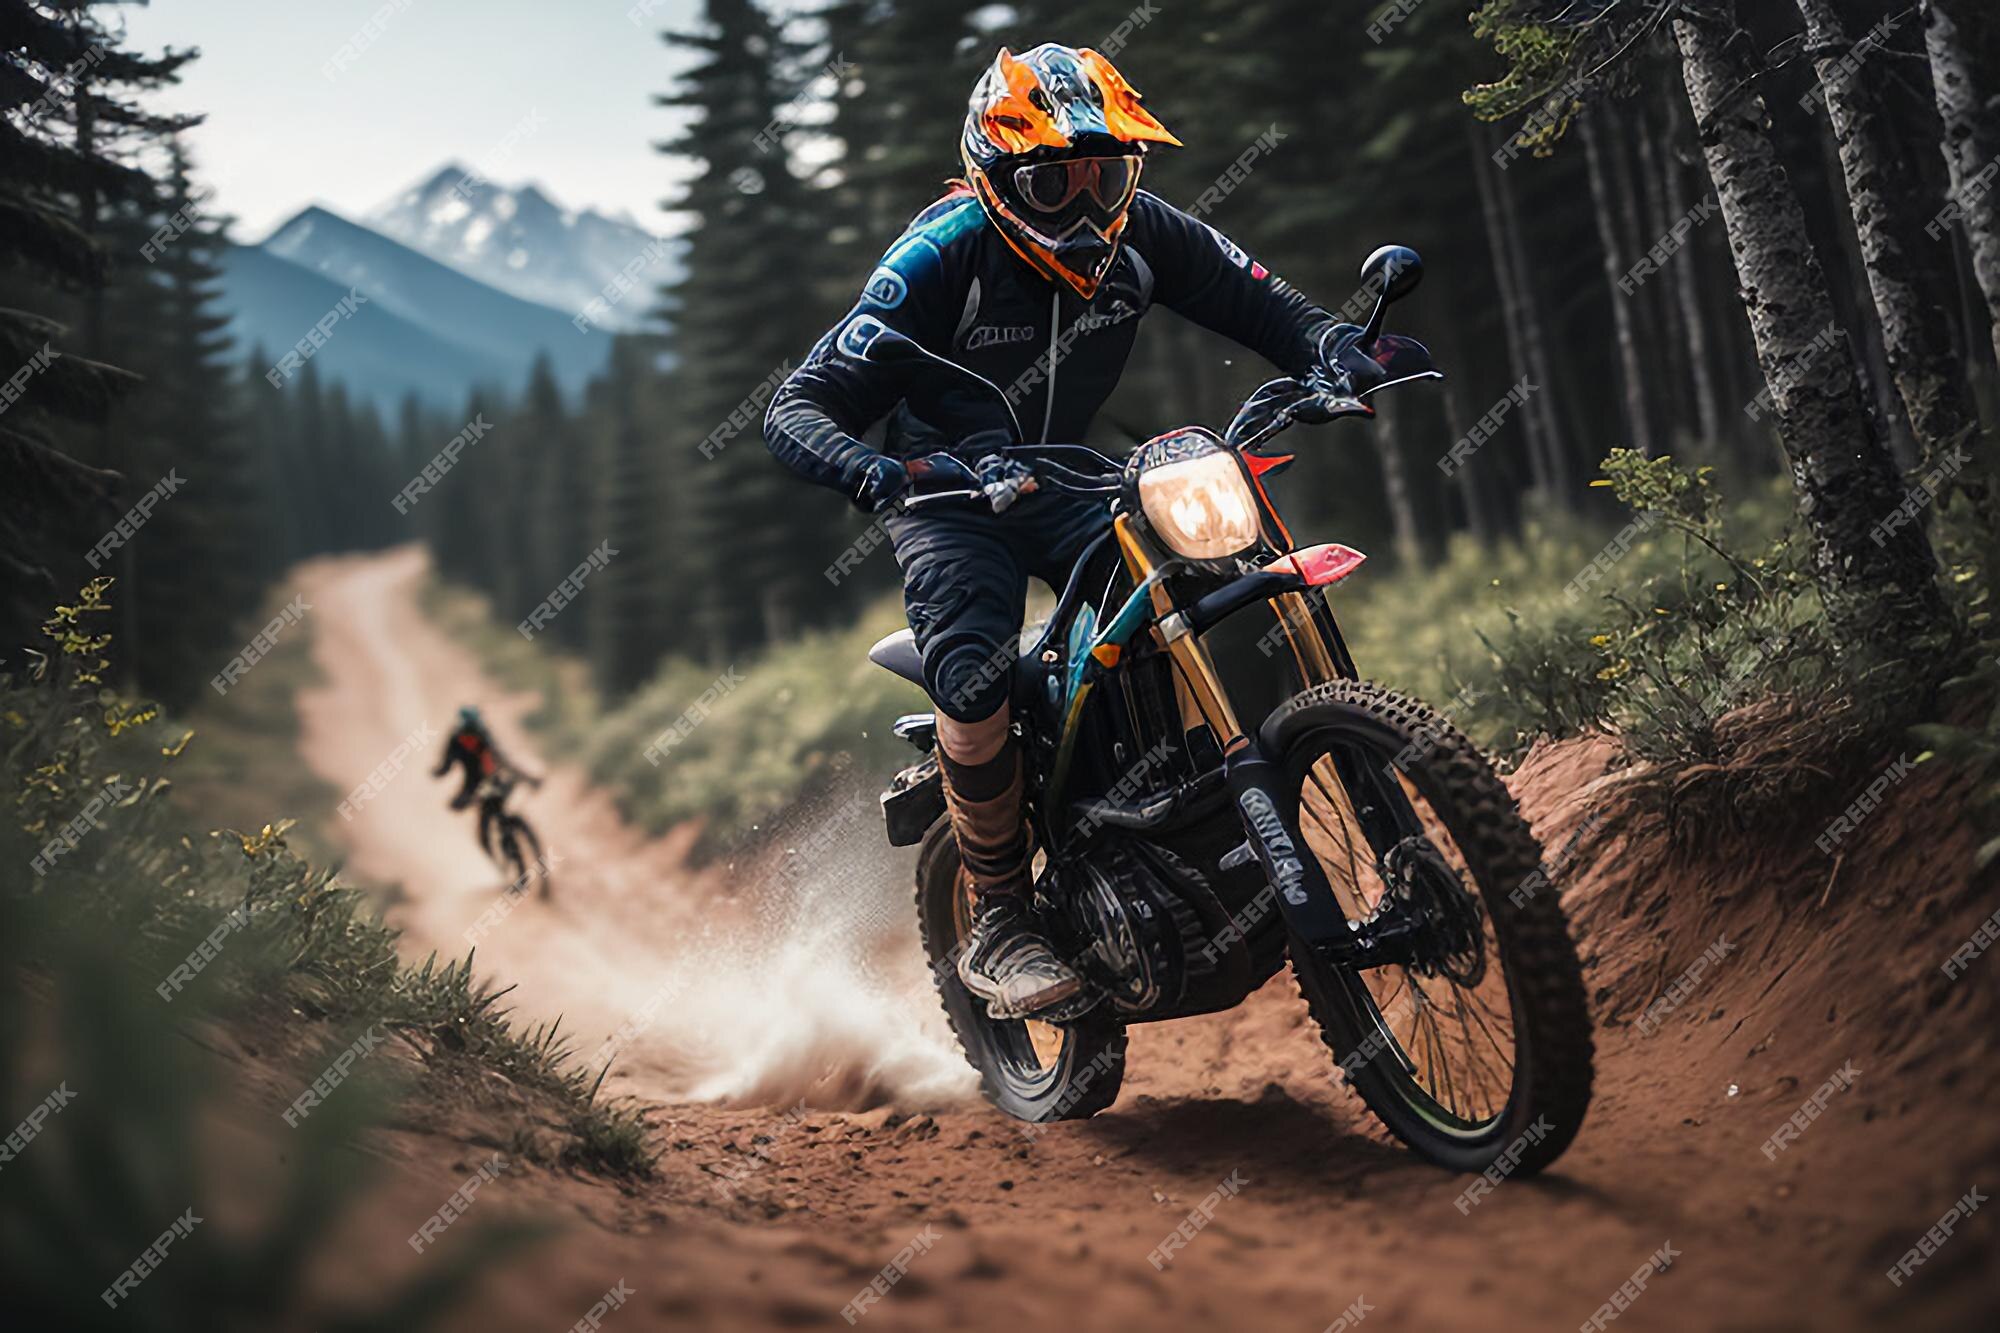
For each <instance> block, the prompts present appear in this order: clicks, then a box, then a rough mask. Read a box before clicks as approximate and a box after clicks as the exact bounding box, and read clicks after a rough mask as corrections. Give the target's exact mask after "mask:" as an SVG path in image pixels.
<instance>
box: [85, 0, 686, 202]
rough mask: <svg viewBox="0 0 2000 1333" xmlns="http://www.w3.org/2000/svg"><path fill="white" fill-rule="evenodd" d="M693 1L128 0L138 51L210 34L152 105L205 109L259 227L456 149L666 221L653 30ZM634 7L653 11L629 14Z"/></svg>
mask: <svg viewBox="0 0 2000 1333" xmlns="http://www.w3.org/2000/svg"><path fill="white" fill-rule="evenodd" d="M696 4H697V0H311V2H310V3H308V0H153V3H152V4H151V5H150V6H149V7H147V8H129V9H125V10H123V11H122V12H123V13H124V14H125V15H126V16H127V23H128V30H129V32H130V34H131V38H132V43H133V45H135V46H136V47H138V48H140V49H142V50H158V49H159V48H160V47H161V46H163V45H172V46H176V47H184V46H197V47H200V48H201V52H202V54H201V59H199V60H198V61H196V62H194V64H193V65H191V66H189V67H188V69H187V71H186V73H185V76H184V78H183V80H182V83H181V85H180V87H178V88H173V89H168V90H167V91H166V92H165V93H163V94H162V95H161V97H160V102H161V104H162V105H165V106H167V107H171V108H173V109H176V110H189V111H202V112H206V113H207V115H208V122H207V123H206V124H205V125H203V126H201V127H200V128H199V129H197V130H195V131H194V133H193V136H192V140H193V145H194V150H195V153H196V155H197V161H198V169H199V173H200V176H201V177H202V178H205V179H206V180H207V181H209V182H210V183H211V184H212V185H214V186H215V187H216V188H217V190H218V192H219V198H218V199H217V207H218V208H219V209H221V210H223V211H225V212H230V213H234V214H236V216H237V217H238V219H239V220H240V221H239V226H238V228H237V232H236V235H237V238H238V239H239V240H251V241H255V240H262V239H263V238H264V236H265V234H266V233H267V232H269V231H270V230H271V228H272V227H274V226H275V225H277V224H278V223H280V222H282V221H284V220H285V218H287V217H289V216H290V215H291V214H292V213H293V212H294V211H296V210H297V209H299V208H302V207H304V206H305V205H307V204H309V203H321V204H325V205H327V206H329V207H331V208H333V209H335V210H336V211H338V212H341V213H344V214H346V215H348V216H350V217H352V216H357V215H359V214H361V213H365V212H367V211H368V210H369V209H371V208H373V207H374V206H375V205H377V204H379V203H381V202H382V201H383V200H385V199H387V198H389V197H390V196H392V195H394V194H396V193H397V192H398V191H400V190H402V189H403V188H405V187H406V186H408V185H411V184H413V183H414V182H416V181H417V180H418V179H420V178H422V177H425V176H427V175H429V174H430V173H431V172H432V171H434V170H435V169H436V168H438V167H439V166H442V165H443V164H444V163H445V162H447V161H451V160H457V161H460V162H463V163H465V164H466V165H467V166H470V167H475V168H477V169H479V171H480V172H481V173H482V174H484V175H485V176H487V177H489V178H491V179H492V180H494V181H496V182H500V183H503V184H515V183H518V182H520V181H523V180H532V181H536V182H538V183H540V184H541V185H542V186H543V187H544V188H545V189H546V190H547V191H548V192H549V193H550V194H551V195H552V196H553V197H554V198H555V199H557V200H558V201H559V202H561V203H563V204H566V205H569V206H571V207H584V206H593V207H596V208H599V209H603V210H606V211H615V210H620V209H623V210H626V211H628V212H630V213H631V214H632V216H633V217H635V218H636V219H638V220H639V221H640V222H641V223H642V224H643V225H645V226H647V227H649V228H656V229H657V228H660V227H662V226H663V225H664V223H665V219H664V218H663V217H662V215H661V212H660V209H659V201H660V199H661V197H662V196H663V195H665V194H667V193H668V192H669V190H670V188H671V185H672V182H673V174H672V168H671V165H670V163H669V162H668V160H667V159H664V158H662V157H661V155H660V154H658V153H656V152H654V151H652V149H651V144H652V143H653V142H654V141H655V140H658V139H661V138H664V137H666V136H668V135H669V134H671V133H672V132H673V129H674V126H675V117H676V115H678V114H679V113H677V112H674V111H670V110H668V109H666V108H660V107H654V106H652V105H651V104H650V102H649V99H650V98H651V96H652V95H653V94H654V93H658V92H664V91H666V89H667V87H668V85H669V83H670V82H671V78H672V74H673V71H674V68H675V60H676V57H675V56H674V55H673V53H672V52H670V51H669V50H668V49H667V47H666V46H665V44H664V43H662V42H661V41H660V39H659V36H658V33H659V32H660V30H661V29H662V28H667V27H677V28H678V27H685V26H688V24H689V22H690V19H691V16H692V15H693V13H694V12H695V9H696ZM638 5H645V6H649V8H647V9H646V10H644V17H643V22H641V23H634V22H633V21H632V19H631V18H630V17H629V15H630V14H631V13H632V12H633V10H634V9H635V6H638ZM385 11H386V13H385ZM377 15H383V17H382V18H381V20H380V21H379V22H372V20H374V19H375V16H377Z"/></svg>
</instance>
